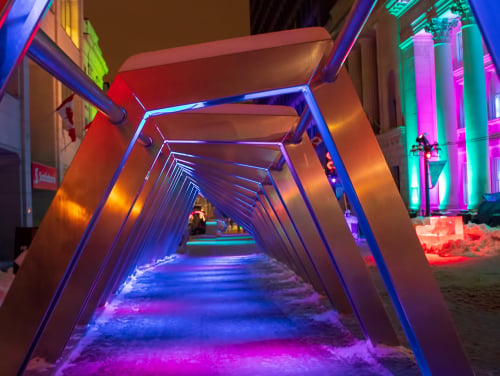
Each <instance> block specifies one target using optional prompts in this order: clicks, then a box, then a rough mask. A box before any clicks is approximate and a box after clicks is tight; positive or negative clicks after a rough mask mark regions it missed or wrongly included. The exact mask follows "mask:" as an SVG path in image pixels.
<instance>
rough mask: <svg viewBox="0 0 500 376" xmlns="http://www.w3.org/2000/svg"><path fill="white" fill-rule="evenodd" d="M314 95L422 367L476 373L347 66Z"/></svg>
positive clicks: (324, 132) (314, 108)
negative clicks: (470, 363)
mask: <svg viewBox="0 0 500 376" xmlns="http://www.w3.org/2000/svg"><path fill="white" fill-rule="evenodd" d="M306 100H307V101H308V105H309V108H310V109H311V112H312V113H313V115H314V117H315V120H316V123H317V125H318V128H319V131H320V134H321V137H322V138H323V142H324V143H325V145H326V148H327V150H328V151H329V152H330V155H331V156H332V159H333V161H334V163H335V167H336V169H337V172H338V174H339V176H340V178H341V180H342V184H343V185H344V187H345V190H346V194H347V197H348V199H349V202H350V203H351V205H353V207H354V209H355V212H356V213H357V215H358V219H359V225H360V226H361V229H362V230H363V233H364V234H365V236H366V239H367V241H368V243H369V245H370V249H371V251H372V254H373V257H374V259H375V262H376V263H377V267H378V269H379V271H380V274H381V276H382V279H383V280H384V283H385V286H386V289H387V292H388V293H389V296H390V298H391V301H392V303H393V305H394V308H395V310H396V312H397V314H398V316H399V320H400V322H401V325H402V326H403V329H404V331H405V333H406V336H407V338H408V341H409V343H410V346H411V347H412V349H413V352H414V354H415V357H416V359H417V361H418V364H419V366H420V369H421V370H422V373H424V374H426V375H427V374H429V375H430V374H433V375H447V374H449V375H472V374H473V373H472V370H471V368H470V365H469V362H468V360H467V357H466V356H465V352H464V350H463V347H462V344H461V342H460V339H459V338H458V335H457V332H456V329H455V327H454V325H453V323H452V320H451V316H450V313H449V312H448V309H447V308H446V304H445V302H444V300H443V296H442V295H441V291H440V290H439V286H438V285H437V283H436V281H435V279H434V276H433V274H432V270H431V268H430V267H429V264H428V262H427V259H426V257H425V254H424V252H423V251H422V247H421V245H420V243H419V240H418V238H417V235H416V233H415V229H414V227H413V225H412V223H411V222H410V220H409V218H408V212H407V210H406V207H405V205H404V203H403V200H402V199H401V196H400V194H399V191H398V189H397V187H396V184H395V183H394V179H393V178H392V175H391V172H390V171H389V168H388V166H387V163H386V161H385V158H384V155H383V154H382V152H381V150H380V147H379V145H378V142H377V139H376V137H375V135H374V133H373V130H372V128H371V126H370V123H369V121H368V119H367V118H366V114H365V112H364V110H363V107H362V106H361V103H360V102H359V98H358V95H357V93H356V91H355V89H354V86H353V84H352V82H351V80H350V78H349V76H348V74H347V72H346V71H345V70H343V71H342V72H341V73H340V75H339V76H338V78H337V80H336V81H335V82H334V83H332V84H320V85H318V86H315V87H313V88H312V90H311V91H310V93H307V94H306ZM388 208H390V210H388Z"/></svg>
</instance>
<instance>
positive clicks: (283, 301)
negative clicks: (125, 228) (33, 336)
mask: <svg viewBox="0 0 500 376" xmlns="http://www.w3.org/2000/svg"><path fill="white" fill-rule="evenodd" d="M129 287H130V289H127V290H126V292H122V293H121V294H120V295H118V296H117V297H116V298H115V300H114V301H113V302H111V303H110V304H108V305H107V307H106V308H105V309H104V310H103V311H102V313H101V314H100V316H99V317H98V318H97V320H96V321H95V322H94V324H93V325H92V326H90V327H89V329H88V331H87V333H86V335H85V336H84V337H83V338H82V340H81V341H80V343H79V345H78V347H77V348H76V349H75V350H74V351H73V353H72V354H71V356H70V357H69V359H68V361H67V363H66V364H65V365H64V366H63V367H62V368H61V369H60V370H59V372H58V374H59V375H89V374H107V375H139V374H140V375H176V376H179V375H181V376H183V375H186V376H187V375H190V376H191V375H207V376H209V375H243V376H245V375H248V376H250V375H252V376H262V375H294V376H295V375H297V376H298V375H301V376H302V375H324V374H339V375H340V374H342V375H344V374H345V375H348V374H353V373H352V372H355V374H357V375H368V374H369V375H390V373H389V372H388V371H387V369H385V368H384V367H383V366H382V365H381V364H380V363H378V362H377V361H376V359H375V358H374V353H373V349H372V348H371V347H370V345H369V344H368V343H367V342H364V341H358V340H356V339H355V338H354V337H352V335H351V334H350V333H349V332H348V331H346V330H345V329H344V328H343V327H342V325H341V324H340V322H339V321H338V318H337V315H336V314H335V313H334V312H333V311H332V312H330V311H328V310H326V308H325V307H324V306H323V305H322V304H321V303H320V296H319V295H318V294H316V293H315V292H314V290H312V288H311V287H310V285H307V284H305V283H303V282H301V280H300V279H299V278H298V277H297V276H296V275H295V274H294V273H292V272H291V271H289V270H288V269H286V268H284V267H283V266H282V265H281V264H279V263H277V262H276V261H273V260H271V259H269V258H268V257H266V256H264V255H255V254H254V255H249V256H244V257H243V256H236V257H234V256H223V257H191V258H188V257H184V256H177V257H176V258H172V259H170V260H169V262H167V263H164V264H161V265H158V266H157V267H154V268H150V269H148V270H145V271H142V274H137V275H136V276H135V279H131V280H130V282H129ZM297 307H305V308H301V309H302V311H301V310H299V311H297ZM303 311H304V312H303Z"/></svg>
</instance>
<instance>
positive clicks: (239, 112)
mask: <svg viewBox="0 0 500 376" xmlns="http://www.w3.org/2000/svg"><path fill="white" fill-rule="evenodd" d="M332 48H333V42H332V40H331V38H330V35H329V34H328V32H327V31H326V30H324V29H322V28H309V29H299V30H291V31H285V32H279V33H271V34H263V35H255V36H250V37H243V38H235V39H230V40H225V41H217V42H210V43H206V44H201V45H195V46H188V47H178V48H174V49H169V50H162V51H156V52H150V53H144V54H140V55H136V56H133V57H131V58H130V59H129V60H127V61H126V62H125V63H124V65H123V66H122V68H121V69H120V72H119V74H118V76H117V78H116V79H115V81H114V82H113V84H112V86H111V88H110V90H109V92H108V95H109V96H110V97H111V98H112V99H113V100H114V101H115V102H116V103H118V104H119V105H120V106H122V107H123V108H124V109H125V110H126V113H127V118H126V120H125V121H124V122H123V123H122V124H120V125H115V124H111V123H110V121H109V120H108V119H107V118H106V117H105V116H104V115H102V114H99V115H98V116H97V117H96V119H95V120H94V123H93V125H92V127H91V128H90V130H89V133H88V134H87V136H86V137H85V139H84V140H83V142H82V144H81V146H80V149H79V150H78V152H77V154H76V156H75V158H74V160H73V162H72V164H71V166H70V168H69V169H68V171H67V173H66V176H65V178H64V181H63V182H62V184H61V186H60V188H59V190H58V191H57V194H56V197H55V198H54V200H53V202H52V204H51V206H50V208H49V210H48V212H47V214H46V216H45V217H44V219H43V222H42V224H41V225H40V228H39V230H38V232H37V235H36V237H35V239H34V240H33V243H32V245H31V248H30V253H29V256H28V257H27V258H26V260H25V261H24V263H23V266H22V268H21V269H20V271H19V273H18V276H17V277H16V279H15V281H14V283H13V285H12V287H11V289H10V290H9V293H8V295H7V296H6V299H5V301H4V304H3V305H2V307H1V308H0V332H1V333H2V334H5V335H2V338H0V353H2V354H6V356H5V358H6V359H8V361H7V362H5V363H3V364H2V365H1V366H0V370H2V368H3V370H4V371H5V374H15V373H16V372H18V371H19V370H20V369H21V370H22V369H23V367H25V365H26V363H27V362H28V361H29V359H31V358H32V357H33V356H40V357H43V358H44V359H47V360H48V361H54V360H56V359H58V358H59V356H60V355H61V352H62V350H63V349H64V346H65V345H66V343H67V341H68V338H69V337H70V335H71V333H72V331H73V329H74V327H75V326H76V325H79V324H83V325H85V324H87V323H88V322H89V320H90V319H91V317H92V314H93V313H94V311H95V309H96V307H98V306H100V305H102V304H104V302H105V301H106V300H107V299H108V298H109V297H110V296H112V294H113V292H115V291H116V290H117V288H118V286H119V285H120V284H121V283H122V282H123V281H124V280H125V279H126V278H127V277H128V276H129V275H130V274H131V273H132V272H133V270H134V269H135V268H136V267H137V266H142V265H147V264H151V263H153V262H155V261H156V260H159V259H162V258H164V257H165V256H168V255H170V254H172V253H173V252H175V251H176V249H177V246H178V244H179V241H180V239H181V237H182V235H183V232H184V230H185V226H186V222H187V218H188V215H189V213H190V212H191V210H192V207H193V203H194V201H195V199H196V196H197V195H198V194H199V193H200V192H201V193H202V194H203V195H204V196H205V197H206V198H207V199H208V200H209V201H210V202H212V203H213V204H214V205H215V206H216V207H217V208H219V209H220V210H222V211H223V212H224V213H227V214H228V215H229V216H231V218H234V219H235V220H236V221H237V222H238V223H239V224H241V225H242V226H243V227H244V229H245V230H246V231H247V232H248V233H249V234H251V235H252V236H253V238H254V239H255V241H256V243H257V244H258V246H259V249H260V250H261V251H262V252H264V253H266V254H268V255H270V256H272V257H273V258H275V259H277V260H279V261H281V262H283V263H285V264H287V265H288V266H289V267H290V268H291V269H292V270H294V271H295V272H296V273H297V274H298V275H299V276H301V277H302V278H303V279H304V280H305V281H308V282H309V283H310V284H311V285H312V286H313V287H314V288H315V289H316V290H317V291H318V292H321V293H323V294H324V295H325V296H327V298H328V299H329V301H330V302H331V304H332V305H333V307H335V309H336V310H338V311H339V312H341V313H350V312H352V313H353V314H354V315H355V316H356V318H357V319H358V322H359V324H360V327H361V329H362V331H363V333H364V335H365V337H366V338H367V339H368V340H369V341H371V342H372V343H373V344H386V345H398V344H399V342H398V339H397V337H396V335H395V332H394V329H393V325H392V324H391V321H390V320H389V318H388V315H387V312H386V310H385V309H384V307H383V304H382V301H381V299H380V296H379V294H378V292H377V290H376V289H375V286H374V284H373V281H372V280H371V278H370V276H369V274H368V271H367V268H366V265H365V264H364V261H363V259H362V257H361V255H360V253H359V250H358V248H357V245H356V243H355V241H354V239H353V237H352V234H351V232H350V229H349V228H348V226H347V224H346V223H345V220H344V214H343V211H342V209H341V208H340V206H339V204H338V202H337V199H336V197H335V194H334V192H333V191H332V189H331V186H330V184H329V182H328V180H327V177H326V176H325V173H324V169H323V167H322V166H321V163H320V161H319V160H318V158H317V156H316V153H315V151H314V148H313V146H312V144H311V142H310V140H309V139H308V137H307V136H305V135H304V136H303V135H302V133H303V130H302V132H300V129H301V128H302V122H303V121H305V118H306V117H307V116H312V117H313V118H314V121H315V122H316V124H317V125H318V129H319V131H320V134H321V137H322V138H323V142H324V143H325V146H326V148H327V150H328V152H329V153H330V154H331V156H332V159H333V161H334V163H335V166H336V167H337V171H338V174H339V176H340V178H341V179H342V181H343V184H344V185H345V190H346V194H347V196H348V198H349V200H350V202H351V203H352V205H353V207H354V208H355V210H356V213H357V214H358V216H359V222H360V226H361V227H362V230H363V233H364V234H365V235H366V238H367V241H368V244H369V246H370V249H371V252H372V254H373V256H374V259H375V262H376V264H377V267H378V270H379V272H380V274H381V276H382V279H383V281H384V283H385V286H386V289H387V293H388V294H389V296H390V298H391V301H392V303H393V306H394V309H395V311H396V312H397V314H398V319H399V322H400V324H401V326H402V327H403V329H404V331H405V334H406V336H407V339H408V342H409V344H410V346H411V348H412V350H413V352H414V354H415V356H416V358H417V361H418V363H419V365H420V367H421V369H422V370H424V371H427V370H429V369H440V367H443V366H445V367H448V368H447V369H457V370H463V369H467V368H468V365H467V360H466V358H465V356H464V354H463V350H462V349H461V345H460V341H459V339H458V337H457V334H456V331H455V329H454V327H453V324H452V322H451V319H450V317H449V313H448V311H447V309H446V307H445V305H444V302H443V299H442V297H441V294H440V291H439V288H438V286H437V284H436V283H435V281H434V278H433V276H432V272H431V270H430V268H429V265H428V263H427V261H426V259H425V256H424V254H423V251H422V248H421V246H420V244H419V242H418V239H417V237H416V234H415V231H414V229H413V226H412V224H411V222H410V220H409V218H408V215H407V211H406V208H405V206H404V204H403V202H402V200H401V197H400V195H399V192H398V190H397V187H396V185H395V183H394V181H393V179H392V175H391V173H390V171H389V169H388V167H387V164H386V162H385V159H384V156H383V155H382V153H381V151H380V148H379V146H378V143H377V140H376V138H375V135H374V134H373V131H372V129H371V126H370V124H369V122H368V120H367V118H366V115H365V113H364V111H363V108H362V106H361V104H360V102H359V99H358V97H357V94H356V92H355V90H354V87H353V85H352V82H351V80H350V78H349V76H348V74H347V72H346V71H345V70H343V71H342V72H341V73H340V75H339V76H338V77H337V79H336V80H335V81H334V82H331V83H325V82H323V80H322V79H321V77H322V72H323V68H324V66H325V64H326V63H327V62H328V59H329V55H330V53H331V51H332ZM289 93H298V94H300V95H303V97H304V99H305V101H306V102H307V110H306V112H305V113H304V114H300V115H299V114H297V113H296V112H295V110H294V109H292V108H289V107H283V106H270V105H256V104H251V102H250V101H251V100H253V99H258V98H263V97H267V96H275V95H280V94H289ZM145 140H146V141H145ZM389 207H390V208H391V210H387V208H389ZM403 249H404V252H401V250H403ZM429 301H432V302H433V304H429ZM26 306H30V307H31V309H30V310H26V309H25V307H26ZM422 306H426V310H425V311H422V309H421V307H422ZM431 338H432V340H430V339H431ZM450 343H451V344H452V345H451V346H450ZM13 344H15V345H13ZM445 348H446V353H447V354H448V355H449V356H448V357H443V356H442V351H441V350H440V349H445ZM446 359H453V362H452V363H453V364H451V363H450V362H449V361H448V360H446ZM449 367H451V368H449ZM459 373H460V372H457V373H456V374H459Z"/></svg>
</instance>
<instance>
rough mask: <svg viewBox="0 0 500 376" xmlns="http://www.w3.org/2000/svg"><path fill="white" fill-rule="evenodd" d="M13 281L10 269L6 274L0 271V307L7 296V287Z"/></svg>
mask: <svg viewBox="0 0 500 376" xmlns="http://www.w3.org/2000/svg"><path fill="white" fill-rule="evenodd" d="M13 280H14V273H13V272H12V268H10V269H9V271H8V272H6V273H5V272H2V271H0V306H1V305H2V302H3V300H4V298H5V295H7V291H9V287H10V285H11V283H12V281H13Z"/></svg>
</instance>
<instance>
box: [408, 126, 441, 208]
mask: <svg viewBox="0 0 500 376" xmlns="http://www.w3.org/2000/svg"><path fill="white" fill-rule="evenodd" d="M416 141H417V142H418V144H417V145H412V147H411V149H410V153H411V154H412V155H413V156H419V157H420V156H423V157H424V184H425V216H426V217H429V216H430V215H431V204H430V199H429V189H430V184H429V159H430V158H431V157H432V155H433V153H434V155H436V154H437V153H438V152H439V150H440V148H439V145H438V143H437V142H436V143H434V144H431V143H430V142H429V140H427V137H425V134H421V135H419V136H418V137H417V139H416Z"/></svg>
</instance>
